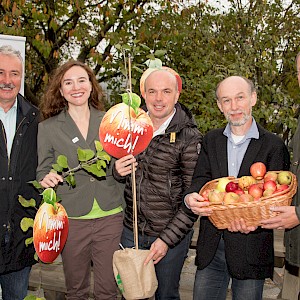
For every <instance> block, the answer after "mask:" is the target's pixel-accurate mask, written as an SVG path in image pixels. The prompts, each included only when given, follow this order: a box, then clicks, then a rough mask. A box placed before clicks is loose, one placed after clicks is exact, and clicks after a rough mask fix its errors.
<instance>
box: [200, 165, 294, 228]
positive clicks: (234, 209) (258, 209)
mask: <svg viewBox="0 0 300 300" xmlns="http://www.w3.org/2000/svg"><path fill="white" fill-rule="evenodd" d="M279 172H280V171H276V173H279ZM291 174H292V182H291V184H290V185H289V188H288V189H286V190H284V191H282V192H278V193H276V194H273V195H271V196H268V197H262V198H260V200H258V201H255V202H246V203H236V204H228V205H224V204H211V205H210V207H211V208H212V209H213V213H212V214H211V215H210V216H209V219H210V221H211V222H212V223H213V224H214V225H215V226H216V227H217V228H219V229H226V228H228V227H229V225H230V224H231V222H232V221H233V220H235V219H240V218H243V219H244V220H245V222H246V224H247V225H248V226H258V225H260V221H261V220H264V219H269V218H271V217H275V216H276V215H277V214H278V213H276V212H272V211H270V207H273V206H286V205H291V202H292V198H293V196H294V195H295V193H296V191H297V179H296V176H295V175H294V174H293V173H291ZM228 179H229V180H230V181H234V182H238V179H237V178H235V177H228ZM218 181H219V179H215V180H212V181H209V182H207V183H206V184H205V185H204V186H203V187H202V189H201V190H200V192H199V193H200V194H202V193H203V192H204V191H205V190H206V189H214V188H215V187H216V185H217V184H218Z"/></svg>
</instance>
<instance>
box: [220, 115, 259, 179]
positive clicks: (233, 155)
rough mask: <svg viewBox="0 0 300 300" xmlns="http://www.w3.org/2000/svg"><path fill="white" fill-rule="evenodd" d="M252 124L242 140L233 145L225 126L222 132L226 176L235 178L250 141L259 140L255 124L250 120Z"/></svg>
mask: <svg viewBox="0 0 300 300" xmlns="http://www.w3.org/2000/svg"><path fill="white" fill-rule="evenodd" d="M252 120H253V122H252V124H251V127H250V129H249V130H248V132H247V133H246V134H245V136H244V137H243V139H242V140H241V141H239V142H238V143H235V142H234V140H233V138H232V135H231V130H230V125H229V124H227V126H226V128H225V129H224V131H223V134H224V135H225V136H227V159H228V175H229V176H234V177H237V176H238V173H239V170H240V167H241V164H242V161H243V158H244V155H245V153H246V151H247V148H248V145H249V143H250V140H251V139H258V138H259V131H258V128H257V124H256V122H255V120H254V118H252Z"/></svg>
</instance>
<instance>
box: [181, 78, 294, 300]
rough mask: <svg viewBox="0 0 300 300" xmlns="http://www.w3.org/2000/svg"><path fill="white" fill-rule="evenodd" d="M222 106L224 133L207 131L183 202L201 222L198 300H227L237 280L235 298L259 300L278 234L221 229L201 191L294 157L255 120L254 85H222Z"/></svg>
mask: <svg viewBox="0 0 300 300" xmlns="http://www.w3.org/2000/svg"><path fill="white" fill-rule="evenodd" d="M216 95H217V104H218V107H219V109H220V110H221V112H222V113H223V114H224V116H225V117H226V119H227V121H228V125H227V126H226V127H225V128H221V129H215V130H212V131H210V132H208V133H207V134H206V135H205V137H204V138H203V145H202V148H201V152H200V155H199V158H198V161H197V164H196V168H195V173H194V175H193V180H192V184H191V187H190V188H189V189H188V190H187V191H186V192H185V197H184V201H185V203H186V206H187V207H189V208H190V209H191V210H192V211H193V212H194V213H196V214H198V215H200V216H202V217H201V218H200V231H199V237H198V242H197V256H196V265H197V272H196V277H195V284H194V300H200V299H201V300H202V299H203V300H210V299H218V300H222V299H224V300H225V299H226V293H227V287H228V284H229V280H230V278H231V279H232V285H231V288H232V292H233V298H234V299H243V300H260V299H262V292H263V286H264V280H265V278H268V277H272V275H273V266H274V253H273V231H272V230H268V229H262V228H261V227H259V228H253V227H247V224H245V223H244V222H243V221H241V220H237V221H236V222H233V224H232V225H231V227H230V228H229V230H227V229H226V230H219V229H217V228H216V227H215V226H214V225H213V224H212V223H211V222H210V220H209V219H208V217H207V216H209V215H210V214H211V213H212V210H211V209H210V208H209V203H208V202H206V201H203V200H204V199H203V197H202V196H200V195H199V193H198V192H199V190H200V189H201V187H202V186H203V185H204V184H205V183H206V182H208V181H210V180H213V179H216V178H220V177H227V176H235V177H241V176H244V175H250V166H251V165H252V164H253V163H254V162H257V161H261V162H263V163H264V164H265V165H266V167H267V170H288V168H289V163H290V161H289V153H288V150H287V147H286V146H285V145H284V143H283V141H282V140H281V139H280V138H279V137H277V136H275V135H274V134H272V133H270V132H268V131H266V130H265V129H263V128H262V127H261V126H259V125H258V124H257V123H256V122H255V120H254V118H253V117H252V113H251V112H252V107H253V106H254V105H255V104H256V101H257V96H256V91H255V88H254V86H253V83H252V82H251V81H250V80H248V79H246V78H244V77H240V76H231V77H228V78H226V79H224V80H223V81H221V82H220V83H219V85H218V87H217V90H216Z"/></svg>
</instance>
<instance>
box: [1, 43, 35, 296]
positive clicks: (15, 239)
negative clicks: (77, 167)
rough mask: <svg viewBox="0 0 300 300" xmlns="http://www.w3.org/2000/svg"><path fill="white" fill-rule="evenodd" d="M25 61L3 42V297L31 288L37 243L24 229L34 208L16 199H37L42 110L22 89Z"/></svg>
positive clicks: (22, 292)
mask: <svg viewBox="0 0 300 300" xmlns="http://www.w3.org/2000/svg"><path fill="white" fill-rule="evenodd" d="M22 71H23V61H22V57H21V54H20V52H19V51H16V50H14V49H13V48H12V47H11V46H2V47H0V126H1V131H0V195H1V205H0V241H1V244H0V247H1V248H0V285H1V289H2V298H3V299H4V300H21V299H24V297H25V296H26V294H27V288H28V279H29V272H30V268H31V266H32V265H33V264H34V262H35V260H34V252H35V251H34V247H33V244H29V245H28V246H26V245H25V240H26V239H27V238H29V237H32V230H29V231H28V232H23V231H22V230H21V227H20V222H21V220H22V219H23V218H24V217H28V218H34V216H35V209H33V208H24V207H22V206H21V204H20V203H19V201H18V196H19V195H21V196H23V197H24V198H25V199H31V198H34V199H36V200H38V197H39V196H38V193H37V192H36V191H35V190H34V188H33V186H31V185H30V184H29V183H28V181H30V180H34V179H35V172H36V166H37V152H36V137H37V124H38V110H37V109H36V108H35V107H34V106H32V105H31V104H30V103H29V102H27V101H26V100H25V99H24V98H23V97H22V96H21V95H20V94H19V90H20V87H21V80H22Z"/></svg>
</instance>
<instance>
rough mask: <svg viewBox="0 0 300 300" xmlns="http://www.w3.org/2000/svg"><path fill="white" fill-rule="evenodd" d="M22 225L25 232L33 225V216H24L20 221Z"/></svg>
mask: <svg viewBox="0 0 300 300" xmlns="http://www.w3.org/2000/svg"><path fill="white" fill-rule="evenodd" d="M20 227H21V229H22V231H23V232H26V231H27V230H28V229H29V228H30V227H33V219H32V218H26V217H25V218H23V219H22V220H21V222H20Z"/></svg>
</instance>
